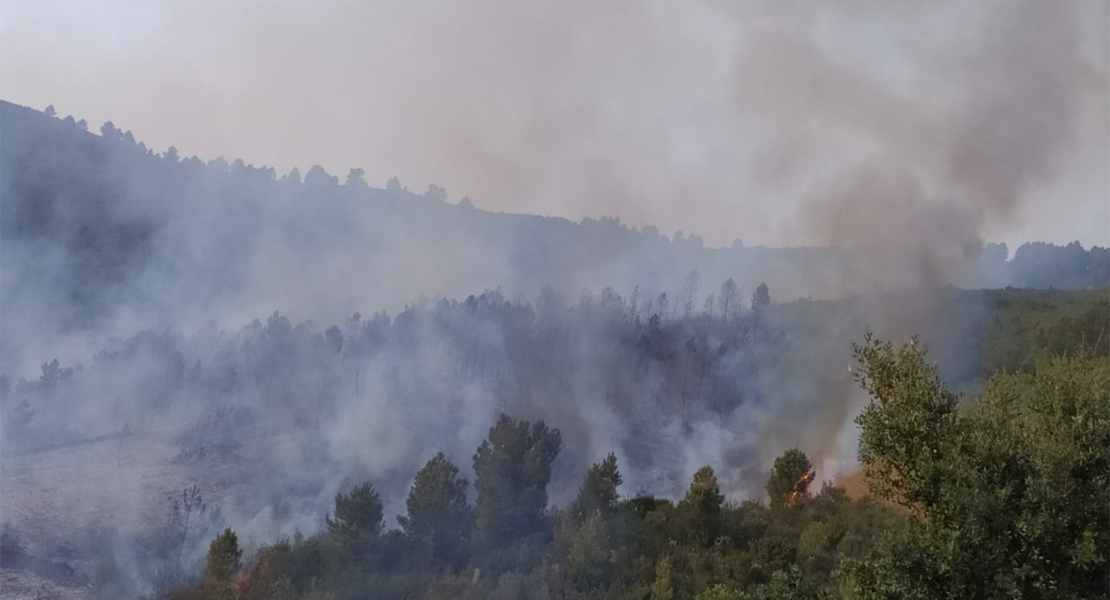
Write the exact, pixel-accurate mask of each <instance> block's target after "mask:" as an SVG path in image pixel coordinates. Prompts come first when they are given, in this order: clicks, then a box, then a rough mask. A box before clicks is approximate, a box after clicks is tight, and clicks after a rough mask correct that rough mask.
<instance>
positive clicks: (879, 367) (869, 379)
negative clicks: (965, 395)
mask: <svg viewBox="0 0 1110 600" xmlns="http://www.w3.org/2000/svg"><path fill="white" fill-rule="evenodd" d="M854 352H855V356H856V360H857V361H858V362H859V363H860V365H861V368H860V370H858V371H856V374H855V377H856V380H857V381H858V382H859V384H860V386H861V387H863V389H864V390H865V391H867V393H868V394H870V395H871V397H872V401H871V403H870V404H868V405H867V406H866V407H864V409H863V411H862V412H861V413H860V415H859V416H858V417H856V423H857V424H858V425H859V426H860V442H859V460H860V462H861V463H862V464H863V467H864V473H865V474H866V475H867V479H868V482H869V484H870V486H871V490H872V491H873V492H875V493H876V494H877V495H879V496H880V497H882V498H886V499H888V500H892V501H895V502H898V503H901V504H903V505H906V506H909V507H915V506H926V507H931V506H934V505H935V504H936V503H937V501H938V500H939V499H940V495H941V487H940V484H941V477H942V475H943V471H942V466H943V464H944V462H943V460H942V459H943V455H944V453H945V452H947V451H950V450H951V449H952V448H950V444H949V442H950V441H951V440H952V439H953V438H954V436H957V435H958V431H957V430H958V429H959V428H960V427H961V424H960V422H959V415H958V414H957V405H958V398H957V397H956V395H955V394H953V393H952V392H950V391H949V390H948V388H947V386H945V385H944V382H943V381H941V379H940V373H939V372H938V371H937V367H936V365H933V364H931V363H929V362H928V361H927V360H926V351H925V349H924V348H923V347H921V346H920V345H919V344H918V343H917V341H916V339H914V340H911V341H910V343H909V344H907V345H905V346H903V347H901V348H900V349H899V350H897V351H895V350H894V347H893V345H892V344H891V343H890V342H880V341H878V340H876V339H874V338H873V336H872V334H871V332H870V331H869V332H867V333H866V334H865V337H864V343H863V345H855V346H854Z"/></svg>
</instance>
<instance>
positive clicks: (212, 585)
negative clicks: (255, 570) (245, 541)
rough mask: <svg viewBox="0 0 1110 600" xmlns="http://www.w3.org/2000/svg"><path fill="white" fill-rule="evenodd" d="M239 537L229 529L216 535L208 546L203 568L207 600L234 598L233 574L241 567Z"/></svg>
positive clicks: (229, 599) (241, 555)
mask: <svg viewBox="0 0 1110 600" xmlns="http://www.w3.org/2000/svg"><path fill="white" fill-rule="evenodd" d="M242 558H243V551H242V550H240V549H239V537H238V536H236V535H235V532H234V531H232V530H230V529H225V530H224V532H223V533H221V534H220V535H218V536H216V539H215V540H213V541H212V544H211V545H209V546H208V563H207V565H206V566H205V568H204V597H205V598H206V599H207V600H235V597H236V589H235V576H236V575H237V574H238V573H239V570H240V569H242V568H243V563H242Z"/></svg>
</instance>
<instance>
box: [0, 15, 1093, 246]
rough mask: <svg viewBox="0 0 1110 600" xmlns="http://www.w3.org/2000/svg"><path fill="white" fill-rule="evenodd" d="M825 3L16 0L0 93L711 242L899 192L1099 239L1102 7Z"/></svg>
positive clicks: (160, 144)
mask: <svg viewBox="0 0 1110 600" xmlns="http://www.w3.org/2000/svg"><path fill="white" fill-rule="evenodd" d="M828 4H829V3H818V2H812V3H803V2H776V3H763V2H744V1H739V0H696V1H690V2H679V1H674V0H607V1H603V2H596V1H585V0H571V1H564V2H539V1H535V2H520V1H519V0H467V1H465V2H453V1H448V0H441V1H438V2H431V1H427V0H381V1H375V2H370V1H366V2H356V1H341V0H326V1H313V2H309V1H306V0H264V1H263V0H244V1H240V2H229V1H226V0H219V1H212V0H205V1H188V2H187V1H185V0H159V1H150V0H145V1H134V2H124V1H121V0H103V1H99V2H86V1H76V0H72V1H70V0H23V1H18V0H4V1H3V2H2V3H0V97H3V99H6V100H10V101H13V102H16V103H19V104H25V105H29V106H32V107H35V108H40V109H41V108H43V107H45V106H46V105H47V104H53V105H55V107H56V108H57V111H58V113H59V115H60V116H64V115H66V114H73V115H74V116H75V117H78V118H81V117H83V118H85V119H87V120H88V121H89V123H90V128H91V129H93V130H96V129H98V128H99V126H100V124H101V123H102V122H104V121H105V120H108V119H111V120H112V121H114V122H115V123H116V124H117V125H119V126H121V127H122V128H123V129H130V130H132V131H133V132H134V133H135V136H136V137H137V138H138V139H141V140H144V141H145V142H146V143H147V144H148V145H150V146H151V147H153V148H155V149H156V150H163V149H165V148H166V147H167V146H169V145H170V144H174V145H176V146H177V148H178V149H179V150H180V151H181V153H182V154H183V155H192V154H197V155H199V156H200V157H202V158H205V159H210V158H214V157H216V156H224V157H226V158H228V159H229V160H230V159H232V158H243V159H244V160H246V161H247V162H248V163H253V164H256V165H261V164H266V165H271V166H275V167H276V168H277V170H278V171H279V172H286V171H288V170H289V169H290V168H291V167H293V166H298V167H300V169H301V172H302V173H303V172H304V171H305V170H306V169H307V167H309V166H311V165H312V164H315V163H319V164H322V165H324V166H325V168H327V169H328V170H329V171H330V172H333V173H336V174H339V175H340V177H341V178H342V176H343V175H344V174H345V173H346V171H347V169H349V168H350V167H352V166H360V167H362V168H364V169H366V172H367V178H368V180H369V181H370V182H371V183H372V184H376V185H379V186H380V185H384V183H385V181H386V180H387V179H388V178H389V177H391V176H393V175H397V176H399V177H400V179H401V180H402V182H403V183H404V184H406V185H407V186H409V187H410V188H411V189H413V190H415V191H420V190H423V189H425V187H426V186H427V184H428V183H429V182H435V183H438V184H440V185H442V186H444V187H446V188H447V190H448V193H449V195H450V198H451V200H452V201H454V200H457V199H458V198H459V197H461V196H463V195H469V196H470V197H471V198H472V199H473V200H474V201H475V203H476V204H478V205H479V206H481V207H484V208H489V209H493V210H505V211H513V212H528V213H540V214H550V215H558V216H564V217H567V218H570V219H572V220H578V219H580V218H581V217H583V216H594V217H597V216H601V215H605V214H608V215H615V216H619V217H621V218H622V219H623V220H624V221H626V222H629V223H631V224H634V225H644V224H655V225H658V226H659V227H660V229H661V230H663V231H664V232H673V231H674V230H675V229H681V230H684V231H686V232H687V233H689V232H697V233H701V234H702V235H703V237H705V239H706V241H707V242H708V243H711V244H719V245H726V244H728V243H730V242H731V240H732V239H733V238H735V237H740V238H742V239H743V240H744V241H745V242H746V243H748V244H755V243H763V244H769V245H797V244H805V243H835V242H838V241H842V240H841V238H840V237H839V233H840V232H843V231H846V230H849V229H851V227H850V226H846V225H844V224H843V223H841V224H837V225H835V226H828V225H827V223H826V221H828V220H833V221H836V220H843V219H852V220H854V219H856V214H855V213H856V212H859V213H869V214H862V215H861V216H860V219H862V222H864V223H866V225H867V226H868V227H880V228H881V227H883V226H884V225H883V222H884V218H881V217H876V214H881V213H883V212H885V209H884V208H883V207H884V204H883V203H884V202H887V201H888V200H887V196H886V195H884V194H885V193H886V192H885V191H884V190H890V189H894V190H897V194H896V195H898V194H902V193H903V192H905V194H903V195H904V196H905V197H903V198H901V199H896V200H895V201H896V202H901V203H902V205H903V206H904V205H910V206H920V205H931V203H934V202H939V203H941V204H944V203H954V204H957V205H959V206H961V207H963V208H964V209H967V210H966V211H965V212H962V213H959V214H967V215H968V217H967V219H968V220H970V221H973V223H970V224H967V225H966V227H967V228H969V229H972V230H977V231H979V232H981V234H982V235H984V236H985V237H987V238H988V239H992V240H1003V241H1008V242H1011V243H1014V242H1017V241H1021V240H1025V239H1044V240H1049V241H1054V242H1067V241H1071V240H1073V239H1079V240H1080V241H1082V242H1083V243H1084V244H1085V245H1091V244H1100V245H1106V244H1108V243H1110V117H1108V113H1110V109H1108V104H1110V100H1108V94H1110V91H1108V90H1110V87H1108V84H1107V74H1108V71H1110V67H1108V64H1110V59H1108V54H1110V41H1108V40H1110V33H1108V32H1110V8H1108V7H1110V3H1107V2H1104V1H1102V0H1089V1H1077V2H1070V3H1069V2H1046V1H1042V0H1029V1H1012V2H1011V1H1003V2H970V1H969V2H920V3H913V4H915V6H914V7H909V6H908V5H909V4H910V3H887V2H879V1H878V0H854V1H849V2H841V3H838V4H837V7H836V8H831V7H829V6H827V5H828ZM876 181H879V182H880V183H883V182H885V184H883V185H878V186H874V185H871V184H873V183H874V182H876ZM890 182H895V185H893V186H890V185H887V184H889V183H890ZM830 190H835V193H833V196H834V198H833V200H831V201H830V200H829V198H826V196H827V195H828V194H830V193H832V192H830ZM907 190H908V191H907ZM876 194H877V198H872V199H871V200H869V201H867V202H865V203H862V204H859V205H854V204H852V203H851V202H849V203H847V204H845V203H843V202H840V200H839V199H838V198H840V197H850V198H853V199H854V198H856V197H857V196H858V195H863V196H867V195H876ZM837 195H839V196H837ZM830 202H831V203H830ZM814 206H818V207H820V208H821V209H822V210H818V211H814V210H813V207H814ZM919 212H920V211H916V210H915V211H913V212H909V213H907V214H908V215H909V216H908V217H907V218H906V219H903V225H905V223H909V226H910V227H911V228H912V227H914V223H916V221H915V218H916V217H915V215H918V214H919ZM814 215H817V216H814ZM938 222H940V223H949V222H948V221H944V220H941V221H938ZM948 226H949V225H942V227H948ZM897 235H901V233H899V234H897ZM897 235H896V236H895V237H897Z"/></svg>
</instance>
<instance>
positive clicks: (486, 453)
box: [474, 415, 562, 544]
mask: <svg viewBox="0 0 1110 600" xmlns="http://www.w3.org/2000/svg"><path fill="white" fill-rule="evenodd" d="M561 444H562V436H561V435H560V434H559V430H558V429H548V428H547V425H545V424H544V422H543V421H538V422H536V423H530V422H528V421H515V420H513V419H512V418H510V417H509V416H508V415H501V417H500V418H499V419H498V420H497V424H495V425H494V426H493V427H491V428H490V430H489V438H488V439H487V440H485V441H483V442H482V445H481V446H479V447H478V451H477V452H476V453H475V454H474V477H475V480H474V488H475V489H476V490H477V492H478V498H477V502H476V506H475V518H476V523H475V526H476V529H477V531H478V533H479V534H480V535H481V536H482V538H483V540H484V541H486V542H488V543H492V544H499V543H504V542H509V541H512V540H514V539H517V538H520V537H523V536H526V535H530V534H533V533H537V532H541V531H543V530H544V529H545V528H546V526H547V520H546V518H545V511H546V509H547V484H548V482H550V481H551V462H552V461H554V460H555V456H556V455H558V454H559V447H560V445H561Z"/></svg>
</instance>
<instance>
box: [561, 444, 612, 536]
mask: <svg viewBox="0 0 1110 600" xmlns="http://www.w3.org/2000/svg"><path fill="white" fill-rule="evenodd" d="M621 483H622V480H621V473H620V470H619V469H617V457H616V455H614V454H613V453H611V452H610V453H609V455H608V456H606V457H605V460H602V461H601V462H599V463H594V465H593V466H592V467H590V470H589V471H587V472H586V479H585V480H584V481H583V482H582V487H581V488H579V490H578V497H577V498H576V499H575V500H574V504H573V505H572V506H571V514H572V515H573V516H574V517H575V519H577V520H578V521H579V522H581V521H585V520H586V519H588V518H589V517H590V516H591V515H593V514H595V513H597V514H600V515H601V516H602V517H608V516H610V515H612V514H613V512H614V511H615V510H616V508H617V499H618V494H617V487H619V486H620V484H621Z"/></svg>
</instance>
